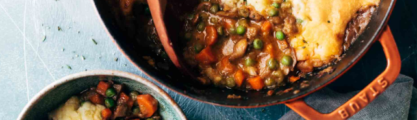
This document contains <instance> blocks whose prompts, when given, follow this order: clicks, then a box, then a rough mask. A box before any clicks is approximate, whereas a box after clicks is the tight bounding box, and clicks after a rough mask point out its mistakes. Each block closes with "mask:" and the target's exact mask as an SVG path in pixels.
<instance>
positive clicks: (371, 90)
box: [285, 26, 401, 120]
mask: <svg viewBox="0 0 417 120" xmlns="http://www.w3.org/2000/svg"><path fill="white" fill-rule="evenodd" d="M379 42H380V43H381V45H382V47H383V49H384V53H385V55H386V58H387V68H386V69H385V70H384V72H382V73H381V74H380V75H379V76H378V77H377V78H375V79H374V80H373V81H372V82H371V83H370V84H369V85H368V86H366V87H365V88H364V89H363V90H362V91H360V92H359V93H358V94H356V95H355V96H354V97H353V98H351V99H350V100H349V101H347V102H346V103H344V104H343V105H342V106H340V107H339V108H337V109H336V110H334V111H333V112H331V113H327V114H326V113H320V112H318V111H316V110H314V109H313V108H312V107H310V106H309V105H307V104H306V102H305V101H304V100H302V99H298V100H295V101H291V102H288V103H285V105H287V106H288V107H289V108H291V109H292V110H294V111H295V112H296V113H298V114H299V115H300V116H302V117H304V118H305V119H308V120H344V119H348V118H349V117H351V116H353V115H354V114H355V113H357V112H359V111H360V110H361V109H363V108H364V107H366V105H368V104H369V103H370V102H372V101H373V100H374V99H375V98H376V97H377V96H378V95H379V94H381V93H382V92H384V91H385V90H386V89H387V88H388V87H389V86H390V85H391V84H392V83H394V81H395V79H396V78H397V77H398V75H399V74H400V69H401V58H400V54H399V52H398V48H397V45H396V43H395V40H394V37H393V36H392V33H391V29H390V28H389V26H387V28H386V29H385V31H384V32H383V33H382V35H381V37H380V38H379Z"/></svg>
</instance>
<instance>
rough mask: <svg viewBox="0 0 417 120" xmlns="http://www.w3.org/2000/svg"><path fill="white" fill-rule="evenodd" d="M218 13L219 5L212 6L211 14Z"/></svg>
mask: <svg viewBox="0 0 417 120" xmlns="http://www.w3.org/2000/svg"><path fill="white" fill-rule="evenodd" d="M217 11H219V5H217V4H213V5H211V7H210V12H211V13H216V12H217Z"/></svg>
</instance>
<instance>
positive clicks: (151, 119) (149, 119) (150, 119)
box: [146, 118, 155, 120]
mask: <svg viewBox="0 0 417 120" xmlns="http://www.w3.org/2000/svg"><path fill="white" fill-rule="evenodd" d="M146 120H155V119H153V118H146Z"/></svg>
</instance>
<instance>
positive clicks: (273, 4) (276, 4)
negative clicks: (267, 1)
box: [271, 3, 279, 8]
mask: <svg viewBox="0 0 417 120" xmlns="http://www.w3.org/2000/svg"><path fill="white" fill-rule="evenodd" d="M271 6H272V7H275V8H279V4H278V3H272V4H271Z"/></svg>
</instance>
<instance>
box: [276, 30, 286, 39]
mask: <svg viewBox="0 0 417 120" xmlns="http://www.w3.org/2000/svg"><path fill="white" fill-rule="evenodd" d="M275 37H276V38H277V39H278V40H284V38H285V35H284V33H283V32H282V31H278V32H276V33H275Z"/></svg>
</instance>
